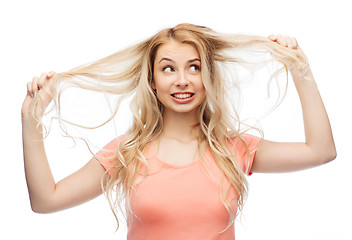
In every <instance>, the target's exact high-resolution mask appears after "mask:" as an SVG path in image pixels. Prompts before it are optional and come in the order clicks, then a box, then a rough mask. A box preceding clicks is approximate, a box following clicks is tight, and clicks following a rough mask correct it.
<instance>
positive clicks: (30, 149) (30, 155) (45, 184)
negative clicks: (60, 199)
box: [22, 116, 55, 212]
mask: <svg viewBox="0 0 352 240" xmlns="http://www.w3.org/2000/svg"><path fill="white" fill-rule="evenodd" d="M36 124H37V123H36V121H35V120H34V119H33V118H32V117H30V116H22V139H23V157H24V169H25V174H26V180H27V186H28V192H29V197H30V201H31V207H32V209H33V211H35V212H41V208H44V207H45V204H46V203H48V202H49V199H50V198H51V196H53V193H54V191H55V181H54V178H53V175H52V173H51V170H50V167H49V163H48V160H47V157H46V153H45V149H44V142H43V134H42V131H41V128H37V126H36Z"/></svg>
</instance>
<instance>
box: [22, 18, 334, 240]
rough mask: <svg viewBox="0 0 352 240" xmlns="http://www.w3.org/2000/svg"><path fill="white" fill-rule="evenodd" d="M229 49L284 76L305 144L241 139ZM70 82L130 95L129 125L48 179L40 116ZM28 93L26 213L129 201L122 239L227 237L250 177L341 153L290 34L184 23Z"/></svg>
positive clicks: (45, 78)
mask: <svg viewBox="0 0 352 240" xmlns="http://www.w3.org/2000/svg"><path fill="white" fill-rule="evenodd" d="M233 49H234V50H236V51H237V50H245V51H247V50H248V51H250V50H266V51H267V52H268V53H270V54H271V56H272V58H273V59H274V60H276V61H278V62H281V63H282V65H283V66H284V68H285V70H286V71H288V70H289V71H290V73H291V75H292V78H293V81H294V83H295V86H296V89H297V91H298V94H299V97H300V101H301V105H302V110H303V118H304V119H303V120H304V126H305V136H306V142H302V143H278V142H271V141H268V140H264V139H260V138H258V137H254V136H252V135H248V134H245V130H244V129H243V128H242V127H241V126H242V125H241V121H240V119H239V117H238V116H237V113H236V111H235V110H236V109H235V108H234V107H233V102H231V101H230V100H231V99H230V98H229V93H228V92H227V90H228V89H230V87H231V84H233V85H234V84H235V80H233V79H232V78H231V76H230V77H229V76H228V75H226V74H225V72H224V68H225V66H226V65H227V64H236V63H243V62H244V60H243V59H241V58H240V57H239V55H238V56H237V57H231V55H230V54H229V53H228V51H231V50H233ZM235 56H236V55H235ZM66 83H70V84H73V85H76V86H79V87H82V88H85V89H89V90H95V91H104V92H108V93H113V94H117V95H121V96H126V95H128V94H131V93H132V94H134V95H133V100H132V103H131V111H132V113H133V123H132V127H131V129H129V130H128V131H127V133H126V134H125V135H123V136H120V137H118V138H116V139H114V140H113V141H111V142H110V143H109V144H107V145H106V146H105V147H104V149H102V150H101V151H99V152H98V153H97V154H96V155H95V156H94V157H93V158H92V160H91V161H89V162H88V163H87V164H86V165H85V166H84V167H82V168H81V169H80V170H79V171H77V172H76V173H74V174H72V175H70V176H68V177H67V178H65V179H63V180H61V181H60V182H58V183H55V182H54V180H53V177H52V174H51V171H50V167H49V164H48V161H47V159H46V156H45V150H44V146H43V141H42V139H43V135H42V125H41V117H42V115H43V114H44V112H45V109H46V107H47V106H48V104H49V103H50V102H51V101H52V99H54V100H55V104H56V105H59V101H58V100H59V99H60V93H61V89H63V88H62V86H65V85H64V84H66ZM27 89H28V93H27V96H26V98H25V100H24V103H23V107H22V124H23V149H24V161H25V171H26V178H27V184H28V189H29V195H30V201H31V206H32V209H33V211H35V212H54V211H58V210H62V209H65V208H69V207H72V206H75V205H78V204H81V203H83V202H86V201H88V200H90V199H92V198H94V197H96V196H98V195H100V194H101V193H103V192H105V193H106V194H107V196H108V199H109V202H110V206H111V208H112V209H113V211H114V214H115V217H116V210H117V208H118V207H120V204H121V203H122V200H125V206H126V211H127V217H128V239H234V237H235V236H234V224H233V222H234V219H235V217H236V215H237V209H239V210H241V209H242V207H243V203H244V199H245V197H246V194H247V181H246V178H245V174H250V173H253V172H289V171H297V170H301V169H306V168H310V167H314V166H318V165H321V164H324V163H327V162H329V161H331V160H333V159H334V158H335V156H336V151H335V146H334V141H333V137H332V133H331V128H330V124H329V120H328V117H327V114H326V112H325V109H324V105H323V103H322V100H321V98H320V95H319V92H318V89H317V86H316V84H315V81H314V79H313V75H312V73H311V70H310V68H309V65H308V63H307V61H306V58H305V56H304V54H303V52H302V50H301V49H300V47H299V46H298V44H297V41H296V40H295V39H294V38H291V37H284V36H281V35H277V36H274V35H271V36H270V37H269V38H262V37H255V36H245V35H225V34H219V33H216V32H214V31H212V30H210V29H208V28H205V27H200V26H195V25H191V24H180V25H178V26H176V27H174V28H170V29H165V30H163V31H161V32H159V33H158V34H156V35H155V36H153V37H151V38H150V39H147V40H146V41H144V42H142V43H140V44H138V45H136V46H133V47H130V48H128V49H125V50H122V51H120V52H117V53H116V54H113V55H111V56H108V57H106V58H104V59H101V60H99V61H97V62H94V63H91V64H88V65H83V66H81V67H78V68H75V69H73V70H71V71H69V72H65V73H60V74H56V73H54V72H50V73H48V74H47V73H43V74H42V75H41V76H40V77H35V78H34V79H33V81H32V82H30V83H28V85H27ZM116 112H117V108H116V111H115V113H114V114H116ZM114 114H113V116H114ZM113 116H112V117H111V118H110V119H109V120H111V119H112V118H113ZM38 123H39V124H38ZM101 183H102V185H101ZM114 191H115V192H116V194H112V193H113V192H114Z"/></svg>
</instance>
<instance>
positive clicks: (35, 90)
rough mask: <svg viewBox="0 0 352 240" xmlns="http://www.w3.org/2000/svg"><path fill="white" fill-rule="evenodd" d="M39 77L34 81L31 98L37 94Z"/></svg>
mask: <svg viewBox="0 0 352 240" xmlns="http://www.w3.org/2000/svg"><path fill="white" fill-rule="evenodd" d="M37 83H38V77H37V76H36V77H34V78H33V80H32V87H31V96H34V94H35V93H36V92H37V90H38V85H37Z"/></svg>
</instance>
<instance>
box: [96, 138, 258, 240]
mask: <svg viewBox="0 0 352 240" xmlns="http://www.w3.org/2000/svg"><path fill="white" fill-rule="evenodd" d="M242 137H243V138H244V140H245V141H246V143H247V145H248V147H249V150H250V155H249V159H248V162H247V163H246V160H247V154H246V150H245V146H244V145H243V143H242V142H241V141H235V139H232V140H231V141H228V144H229V146H233V144H235V146H236V150H235V152H234V155H235V156H237V159H238V163H239V165H240V166H241V167H242V169H243V171H244V172H245V173H246V174H250V168H251V165H252V162H253V159H254V155H255V150H256V148H257V145H258V143H259V141H260V139H259V138H257V137H254V136H252V135H248V134H244V135H242ZM122 138H123V137H119V138H117V139H114V140H113V141H111V142H110V143H109V144H107V145H106V146H105V147H104V148H103V150H101V151H100V152H98V153H97V156H98V161H100V163H101V164H102V165H103V167H104V168H105V169H106V170H108V169H110V167H111V165H112V162H113V161H114V159H109V160H103V159H102V158H99V157H109V155H110V156H113V155H112V154H114V150H116V149H117V147H118V144H119V142H120V141H121V140H122ZM144 156H145V158H146V160H147V163H148V175H147V177H146V178H144V179H143V180H142V181H139V182H137V184H135V185H134V188H133V190H132V194H131V198H130V206H131V209H132V212H133V214H134V216H133V220H132V216H130V215H128V219H127V227H128V233H127V239H128V240H140V239H143V240H159V239H160V240H165V239H168V240H176V239H177V240H179V239H182V240H199V239H202V240H215V239H216V240H234V239H235V230H234V224H233V223H232V225H231V226H230V227H229V228H228V229H227V230H226V231H224V232H222V233H219V232H221V231H223V230H224V229H226V227H227V226H228V224H229V219H230V216H229V213H228V211H227V210H226V208H225V206H224V205H223V203H222V201H221V197H220V189H221V187H220V182H221V180H222V179H223V178H221V177H222V174H221V172H220V170H219V168H218V167H217V164H216V162H215V160H214V157H213V156H212V154H211V152H210V151H209V149H207V150H206V152H205V153H204V154H203V156H202V157H201V158H199V159H197V160H196V161H194V162H192V163H189V164H186V165H181V166H177V165H171V164H168V163H165V162H163V161H162V159H159V158H158V157H157V156H156V154H155V151H154V144H153V143H150V144H149V146H148V147H147V149H146V151H145V152H144ZM207 169H208V170H207ZM246 169H248V170H247V171H246ZM144 171H145V168H144V167H142V169H141V173H140V175H141V178H140V179H142V177H143V173H144ZM112 173H113V169H110V171H109V174H110V175H111V174H112ZM226 183H228V181H227V180H226V179H225V180H224V182H223V185H222V188H223V189H225V186H226ZM228 200H229V201H230V203H231V208H232V209H233V211H234V214H235V215H236V212H237V207H238V204H237V201H238V195H237V193H236V191H235V189H234V188H231V191H230V194H229V196H228ZM131 220H132V221H131Z"/></svg>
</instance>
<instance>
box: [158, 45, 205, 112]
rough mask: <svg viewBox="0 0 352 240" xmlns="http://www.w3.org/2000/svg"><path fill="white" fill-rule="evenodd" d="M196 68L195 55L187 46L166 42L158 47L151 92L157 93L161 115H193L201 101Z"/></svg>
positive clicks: (199, 78) (202, 94)
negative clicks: (172, 113)
mask: <svg viewBox="0 0 352 240" xmlns="http://www.w3.org/2000/svg"><path fill="white" fill-rule="evenodd" d="M200 67H201V62H200V57H199V54H198V52H197V50H196V49H195V48H194V47H193V46H192V45H190V44H181V43H178V42H176V41H169V42H168V43H166V44H163V45H161V46H160V47H159V49H158V50H157V53H156V56H155V60H154V69H153V75H154V79H153V80H154V81H153V83H152V88H153V89H155V90H156V91H157V97H158V99H159V101H160V102H161V103H162V104H163V105H164V111H173V112H179V113H181V112H182V113H185V112H192V111H196V109H197V108H198V106H199V105H200V104H201V103H202V102H203V101H204V99H205V88H204V85H203V82H202V74H201V69H200Z"/></svg>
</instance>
